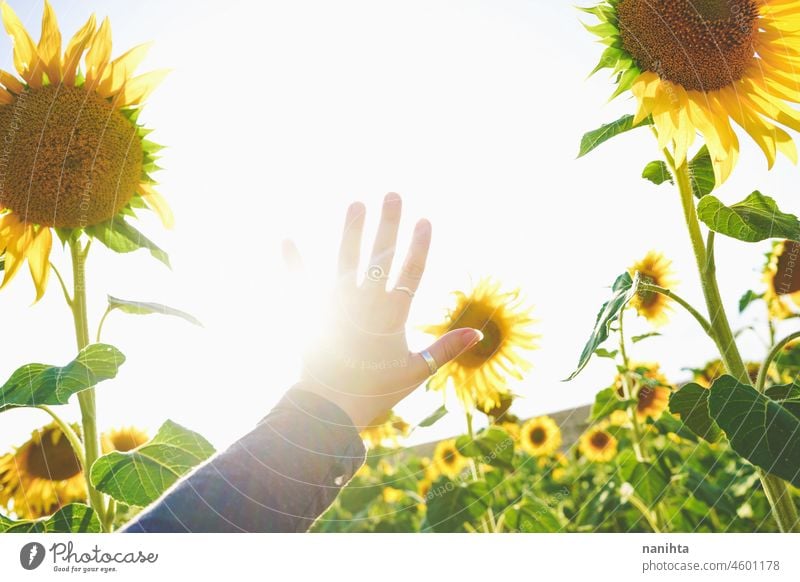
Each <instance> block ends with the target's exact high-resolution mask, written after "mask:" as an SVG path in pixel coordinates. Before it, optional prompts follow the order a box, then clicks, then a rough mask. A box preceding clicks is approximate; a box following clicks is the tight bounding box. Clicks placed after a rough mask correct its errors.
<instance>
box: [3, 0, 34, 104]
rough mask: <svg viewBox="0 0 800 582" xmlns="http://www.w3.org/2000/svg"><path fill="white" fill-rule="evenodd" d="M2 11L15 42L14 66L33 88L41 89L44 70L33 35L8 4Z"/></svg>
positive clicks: (6, 25)
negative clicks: (40, 63)
mask: <svg viewBox="0 0 800 582" xmlns="http://www.w3.org/2000/svg"><path fill="white" fill-rule="evenodd" d="M0 11H2V16H3V25H4V26H5V29H6V32H8V34H9V36H11V39H12V41H13V42H14V66H15V67H16V68H17V71H18V72H19V74H20V75H22V78H23V79H25V80H26V81H27V82H28V84H29V85H30V86H31V87H34V88H36V87H41V85H42V70H41V68H40V67H39V56H38V53H37V52H36V45H35V44H33V39H31V35H29V34H28V31H27V30H25V26H23V24H22V22H21V21H20V19H19V18H18V17H17V14H16V13H15V12H14V10H13V9H12V8H11V6H9V5H8V3H6V2H3V4H2V5H1V6H0Z"/></svg>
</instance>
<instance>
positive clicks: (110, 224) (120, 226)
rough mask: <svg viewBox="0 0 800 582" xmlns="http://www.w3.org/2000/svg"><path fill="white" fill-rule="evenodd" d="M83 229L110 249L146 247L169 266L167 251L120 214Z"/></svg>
mask: <svg viewBox="0 0 800 582" xmlns="http://www.w3.org/2000/svg"><path fill="white" fill-rule="evenodd" d="M85 231H86V233H87V234H89V235H90V236H93V237H95V238H96V239H97V240H99V241H100V242H101V243H103V244H104V245H106V246H107V247H108V248H110V249H111V250H112V251H116V252H118V253H130V252H132V251H136V250H139V249H147V250H149V251H150V254H151V255H153V257H155V258H156V259H158V260H159V261H161V262H162V263H164V264H165V265H166V266H168V267H169V266H170V264H169V256H167V253H165V252H164V251H163V250H161V249H160V248H159V247H158V246H157V245H156V244H155V243H154V242H153V241H151V240H150V239H149V238H147V237H146V236H144V235H143V234H142V233H141V232H139V231H138V230H136V229H135V228H134V227H133V226H131V225H130V224H129V223H128V222H126V221H125V219H124V218H122V217H120V216H115V217H114V218H112V219H111V220H107V221H106V222H101V223H100V224H95V225H92V226H88V227H86V229H85Z"/></svg>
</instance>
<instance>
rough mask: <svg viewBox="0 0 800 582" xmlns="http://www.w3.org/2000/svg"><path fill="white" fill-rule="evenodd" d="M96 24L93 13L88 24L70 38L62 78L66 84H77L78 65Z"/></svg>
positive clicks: (65, 53)
mask: <svg viewBox="0 0 800 582" xmlns="http://www.w3.org/2000/svg"><path fill="white" fill-rule="evenodd" d="M96 26H97V24H96V21H95V17H94V14H92V15H91V16H90V17H89V20H88V21H86V24H84V25H83V27H82V28H81V29H80V30H79V31H78V32H76V33H75V36H73V37H72V38H71V39H70V41H69V44H68V45H67V50H66V51H65V52H64V66H63V68H62V79H63V82H64V84H65V85H74V84H75V75H76V73H77V70H78V65H79V64H80V62H81V57H82V56H83V52H84V51H85V50H86V46H87V45H88V44H89V41H90V40H92V37H93V36H94V30H95V28H96Z"/></svg>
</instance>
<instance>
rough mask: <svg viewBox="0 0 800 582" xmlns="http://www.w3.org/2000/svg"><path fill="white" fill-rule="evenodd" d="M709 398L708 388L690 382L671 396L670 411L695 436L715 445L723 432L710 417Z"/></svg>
mask: <svg viewBox="0 0 800 582" xmlns="http://www.w3.org/2000/svg"><path fill="white" fill-rule="evenodd" d="M708 396H709V390H708V389H707V388H703V387H702V386H700V385H699V384H695V383H694V382H690V383H689V384H686V385H684V386H682V387H681V388H680V389H679V390H677V391H676V392H673V393H672V394H671V395H670V397H669V410H670V412H672V413H673V414H677V415H679V416H680V418H681V421H682V422H683V424H685V425H686V426H687V427H688V428H689V429H690V430H691V431H692V432H693V433H694V434H696V435H697V436H699V437H700V438H702V439H705V440H707V441H708V442H710V443H715V442H717V441H718V440H719V439H720V437H721V436H722V431H720V429H719V427H718V426H717V423H716V422H714V419H712V418H711V416H710V415H709V412H708Z"/></svg>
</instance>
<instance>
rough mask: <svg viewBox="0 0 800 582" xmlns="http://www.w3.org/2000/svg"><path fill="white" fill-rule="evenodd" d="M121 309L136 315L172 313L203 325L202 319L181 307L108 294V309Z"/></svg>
mask: <svg viewBox="0 0 800 582" xmlns="http://www.w3.org/2000/svg"><path fill="white" fill-rule="evenodd" d="M113 309H119V310H120V311H123V312H125V313H132V314H134V315H148V314H151V313H158V314H160V315H171V316H173V317H180V318H181V319H183V320H185V321H188V322H189V323H192V324H194V325H197V326H199V327H203V324H202V323H200V320H199V319H197V318H196V317H194V316H193V315H190V314H189V313H186V312H185V311H181V310H179V309H175V308H173V307H168V306H166V305H162V304H161V303H146V302H144V301H128V300H127V299H119V298H117V297H112V296H111V295H109V296H108V310H109V311H111V310H113Z"/></svg>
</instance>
